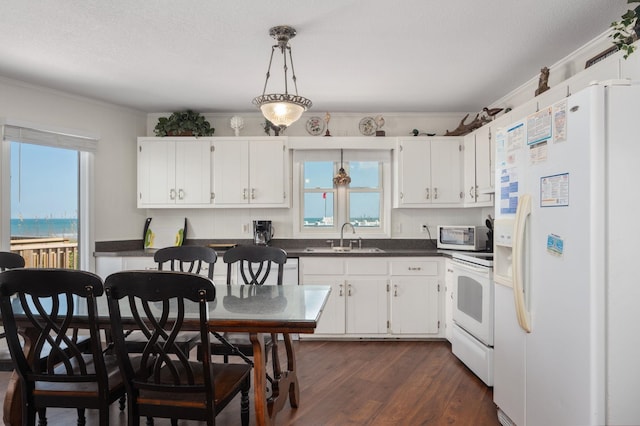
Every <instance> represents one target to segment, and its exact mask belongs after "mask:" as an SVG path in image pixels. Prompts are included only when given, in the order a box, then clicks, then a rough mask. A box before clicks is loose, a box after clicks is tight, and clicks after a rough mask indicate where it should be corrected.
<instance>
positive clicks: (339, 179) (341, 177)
mask: <svg viewBox="0 0 640 426" xmlns="http://www.w3.org/2000/svg"><path fill="white" fill-rule="evenodd" d="M342 159H343V152H342V149H340V170H338V174H336V175H335V176H334V177H333V184H334V185H336V186H339V185H349V184H350V183H351V177H349V175H348V174H347V172H345V170H344V167H343V165H342Z"/></svg>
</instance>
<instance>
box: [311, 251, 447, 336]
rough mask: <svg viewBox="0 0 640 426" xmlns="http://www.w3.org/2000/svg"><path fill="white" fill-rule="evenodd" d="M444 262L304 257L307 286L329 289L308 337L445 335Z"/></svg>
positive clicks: (439, 260) (436, 260) (403, 259)
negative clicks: (442, 318)
mask: <svg viewBox="0 0 640 426" xmlns="http://www.w3.org/2000/svg"><path fill="white" fill-rule="evenodd" d="M441 262H442V259H433V260H430V259H424V258H380V257H375V258H374V257H369V258H365V257H363V258H359V257H324V258H323V257H302V258H300V271H301V274H300V275H301V282H302V284H303V285H311V284H315V285H329V286H331V294H330V295H329V299H328V300H327V303H326V305H325V309H324V311H323V313H322V316H321V317H320V321H319V323H318V327H317V328H316V331H315V334H313V335H310V336H304V338H316V337H317V338H337V337H347V338H367V337H370V338H393V337H407V338H409V337H412V338H420V337H437V336H439V335H440V329H439V325H440V312H441V311H442V309H441V308H440V305H441V302H440V299H441V298H440V293H439V291H440V278H441V277H440V271H441V266H440V265H441Z"/></svg>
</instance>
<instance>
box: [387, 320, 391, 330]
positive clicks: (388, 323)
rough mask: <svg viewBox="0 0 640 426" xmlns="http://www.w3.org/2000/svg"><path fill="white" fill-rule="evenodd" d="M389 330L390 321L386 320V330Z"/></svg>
mask: <svg viewBox="0 0 640 426" xmlns="http://www.w3.org/2000/svg"><path fill="white" fill-rule="evenodd" d="M390 328H391V321H389V320H387V330H389V329H390Z"/></svg>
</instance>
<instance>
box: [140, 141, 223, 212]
mask: <svg viewBox="0 0 640 426" xmlns="http://www.w3.org/2000/svg"><path fill="white" fill-rule="evenodd" d="M210 151H211V138H191V137H180V138H153V137H149V138H146V137H145V138H138V207H140V208H158V207H181V208H183V207H208V206H210V204H211V179H210V175H211V153H210Z"/></svg>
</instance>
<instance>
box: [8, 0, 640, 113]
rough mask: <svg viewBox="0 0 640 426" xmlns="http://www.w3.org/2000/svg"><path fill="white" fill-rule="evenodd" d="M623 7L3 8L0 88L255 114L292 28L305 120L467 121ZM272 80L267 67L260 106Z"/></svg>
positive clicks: (320, 0)
mask: <svg viewBox="0 0 640 426" xmlns="http://www.w3.org/2000/svg"><path fill="white" fill-rule="evenodd" d="M626 3H627V2H626V0H517V1H514V0H484V1H477V0H439V1H436V0H399V1H389V0H386V1H385V0H304V1H300V0H269V1H265V0H253V1H250V0H240V1H222V0H181V1H176V0H154V1H143V0H140V1H131V0H110V1H100V0H65V1H58V0H43V1H37V2H35V1H24V0H4V1H3V2H2V6H3V7H2V9H3V11H2V13H1V14H0V40H2V42H1V43H0V76H3V77H7V78H10V79H17V80H21V81H24V82H28V83H33V84H36V85H41V86H46V87H49V88H53V89H58V90H62V91H65V92H70V93H73V94H77V95H82V96H87V97H90V98H94V99H98V100H102V101H106V102H110V103H114V104H118V105H124V106H128V107H132V108H135V109H139V110H142V111H146V112H170V111H179V110H184V109H187V108H191V109H194V110H196V111H200V112H210V113H216V112H219V113H220V112H233V113H236V112H254V111H256V109H255V107H254V106H253V105H252V104H251V100H252V99H253V98H254V97H255V96H257V95H260V94H262V90H263V85H264V80H265V75H266V71H267V65H268V61H269V55H270V52H271V46H272V44H274V40H273V39H272V38H271V37H270V36H269V34H268V30H269V28H270V27H272V26H275V25H291V26H293V27H295V28H296V30H297V32H298V35H297V36H296V37H295V38H293V39H292V40H291V46H292V51H293V59H294V65H295V72H296V75H297V81H298V92H299V94H300V95H302V96H305V97H307V98H309V99H311V100H312V101H313V107H312V110H315V111H330V112H366V111H378V112H398V113H400V112H407V113H409V112H459V111H479V110H481V109H482V107H484V106H487V105H488V104H489V103H490V102H492V101H495V100H497V99H499V98H500V97H502V96H503V95H505V94H506V93H508V92H510V91H512V90H514V89H515V88H517V87H519V86H520V85H521V84H523V83H524V82H526V81H528V80H530V79H532V78H535V77H536V76H537V75H538V74H539V71H540V68H542V67H543V66H551V65H552V64H554V63H556V62H557V61H559V60H560V59H562V58H563V57H565V56H566V55H568V54H570V53H571V52H573V51H574V50H576V49H577V48H579V47H580V46H582V45H584V44H585V43H587V42H589V41H590V40H592V39H594V38H595V37H597V36H599V35H601V34H602V33H603V32H604V31H606V30H607V28H608V27H609V25H610V23H611V22H612V21H614V20H616V19H619V17H620V15H622V13H624V11H625V10H627V9H628V7H627V6H628V5H627V4H626ZM276 59H277V61H276ZM282 80H283V74H282V64H281V57H278V56H274V65H273V67H272V70H271V78H270V80H269V86H268V90H267V92H282V91H283V84H282ZM289 92H290V93H291V92H295V90H294V89H292V87H291V85H290V87H289Z"/></svg>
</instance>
